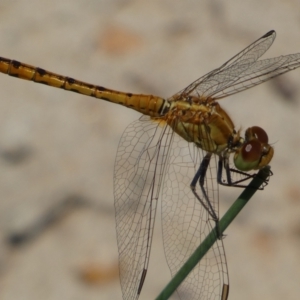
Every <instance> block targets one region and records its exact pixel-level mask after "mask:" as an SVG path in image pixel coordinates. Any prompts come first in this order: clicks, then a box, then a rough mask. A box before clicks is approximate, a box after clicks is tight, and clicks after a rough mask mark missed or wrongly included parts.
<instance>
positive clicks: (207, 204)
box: [190, 153, 222, 239]
mask: <svg viewBox="0 0 300 300" xmlns="http://www.w3.org/2000/svg"><path fill="white" fill-rule="evenodd" d="M211 156H212V154H211V153H207V154H206V155H205V156H204V158H203V160H202V162H201V164H200V167H199V169H198V171H197V172H196V174H195V176H194V178H193V180H192V182H191V185H190V187H191V190H192V192H193V194H194V196H195V197H196V198H197V200H198V201H199V202H200V203H201V204H202V206H203V207H204V208H205V209H206V211H207V212H208V214H209V215H210V216H211V218H212V219H213V220H214V222H215V223H216V230H217V235H218V238H219V239H221V238H222V234H221V233H220V230H219V217H218V215H217V212H216V211H215V209H214V207H213V205H212V203H211V201H210V200H209V197H208V194H207V192H206V190H205V187H204V183H205V176H206V172H207V169H208V166H209V162H210V159H211ZM198 181H199V185H200V188H201V192H202V195H203V198H201V197H200V196H199V194H198V193H197V191H196V185H197V182H198Z"/></svg>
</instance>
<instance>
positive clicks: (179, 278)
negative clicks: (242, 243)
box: [156, 166, 270, 300]
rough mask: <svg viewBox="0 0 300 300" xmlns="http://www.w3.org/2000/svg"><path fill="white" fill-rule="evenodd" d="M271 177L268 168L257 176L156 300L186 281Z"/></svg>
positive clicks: (164, 299) (166, 296)
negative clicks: (220, 236)
mask: <svg viewBox="0 0 300 300" xmlns="http://www.w3.org/2000/svg"><path fill="white" fill-rule="evenodd" d="M269 176H270V167H269V166H266V167H265V168H263V169H261V170H260V171H259V172H258V173H257V175H256V176H255V177H254V178H253V179H252V180H251V182H250V183H249V185H248V186H247V187H246V188H245V190H244V191H243V192H242V193H241V195H240V196H239V197H238V199H237V200H236V201H235V202H234V203H233V204H232V206H231V207H230V208H229V209H228V211H227V212H226V213H225V214H224V216H223V217H222V219H221V220H220V222H219V229H218V231H217V230H216V228H214V229H212V231H211V232H210V233H209V234H208V236H207V237H206V238H205V239H204V240H203V242H202V243H201V245H200V246H199V247H198V248H197V249H196V251H195V252H194V253H193V254H192V255H191V257H190V258H189V259H188V260H187V262H186V263H185V264H184V265H183V266H182V268H181V269H180V270H179V271H178V272H177V274H175V276H174V277H173V278H172V280H171V281H170V282H169V283H168V285H167V286H166V287H165V288H164V289H163V291H162V292H161V293H160V294H159V296H158V297H157V298H156V300H166V299H168V298H169V297H170V296H171V295H172V294H173V293H174V291H175V290H176V289H177V288H178V286H179V285H180V284H181V283H182V282H183V281H184V279H185V278H186V277H187V275H188V274H189V273H190V272H191V271H192V269H193V268H194V267H195V266H196V265H197V264H198V262H199V261H200V260H201V259H202V258H203V256H204V255H205V254H206V253H207V251H208V250H209V249H210V248H211V246H212V245H213V244H214V243H215V242H216V240H217V238H218V233H219V235H220V234H223V232H224V231H225V230H226V228H227V227H228V226H229V224H230V223H231V222H232V221H233V220H234V219H235V218H236V216H237V215H238V214H239V212H240V211H241V210H242V209H243V207H244V206H245V205H246V204H247V202H248V201H249V200H250V198H251V197H252V196H253V195H254V193H255V192H256V191H257V190H258V189H259V187H260V186H261V185H262V184H263V183H264V182H266V180H267V178H268V177H269Z"/></svg>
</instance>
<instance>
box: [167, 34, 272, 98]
mask: <svg viewBox="0 0 300 300" xmlns="http://www.w3.org/2000/svg"><path fill="white" fill-rule="evenodd" d="M275 37H276V33H275V31H274V30H271V31H269V32H268V33H266V34H265V35H264V36H262V37H261V38H259V39H258V40H256V41H255V42H253V43H252V44H251V45H249V46H248V47H246V48H245V49H244V50H242V51H241V52H239V53H238V54H237V55H235V56H234V57H232V58H231V59H230V60H228V61H227V62H226V63H224V64H223V65H222V66H221V67H219V68H217V69H215V70H213V71H211V72H210V73H208V74H206V75H204V76H202V77H200V78H199V79H197V80H196V81H194V82H193V83H192V84H190V85H189V86H188V87H186V88H185V89H183V90H182V91H180V92H179V93H177V94H176V95H175V96H173V97H172V98H171V99H170V100H172V99H175V98H177V97H178V95H180V94H182V95H184V96H188V95H193V96H196V97H209V96H211V95H214V94H215V93H217V92H218V91H221V90H224V89H225V88H226V87H228V86H231V85H232V84H233V83H234V82H236V81H237V80H238V79H239V76H240V75H241V74H242V73H243V72H245V71H246V70H248V69H249V68H250V67H251V66H252V65H253V64H254V63H255V62H256V61H257V60H258V59H259V58H260V57H261V56H262V55H263V54H264V53H265V52H266V51H267V50H268V49H269V48H270V46H271V45H272V43H273V42H274V39H275Z"/></svg>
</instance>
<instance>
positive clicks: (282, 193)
mask: <svg viewBox="0 0 300 300" xmlns="http://www.w3.org/2000/svg"><path fill="white" fill-rule="evenodd" d="M270 29H275V30H276V31H277V39H276V41H275V44H274V45H273V47H272V48H271V49H270V50H269V51H268V53H267V54H266V55H265V56H264V57H273V56H279V55H281V54H290V53H296V52H300V30H299V29H300V2H299V1H297V0H290V1H282V0H281V1H280V0H273V1H268V0H259V1H258V0H252V1H233V0H227V1H218V0H207V1H192V0H187V1H180V0H172V1H171V0H160V1H158V0H151V1H149V0H147V1H146V0H139V1H137V0H136V1H126V0H101V1H99V0H94V1H92V0H90V1H87V0H84V1H83V0H72V1H71V0H65V1H57V0H52V1H37V0H30V1H8V0H2V1H0V39H1V43H0V45H1V46H0V55H1V56H3V57H8V58H11V59H16V60H19V61H22V62H25V63H28V64H32V65H36V66H39V67H42V68H44V69H46V70H50V71H53V72H56V73H60V74H63V75H68V76H71V77H73V78H76V79H80V80H83V81H86V82H90V83H94V84H98V85H102V86H105V87H108V88H112V89H116V90H121V91H125V92H132V93H144V94H155V95H158V96H162V97H170V96H172V95H173V94H174V93H176V92H178V91H179V90H181V89H182V88H184V87H185V86H187V85H188V84H190V83H191V82H192V81H194V80H195V79H197V78H198V77H200V76H202V75H204V74H205V73H207V72H209V71H211V70H212V69H214V68H216V67H219V66H220V65H221V64H223V63H224V62H225V61H226V60H228V59H229V58H231V57H232V56H233V55H235V54H236V53H238V52H239V51H240V50H242V49H243V48H244V47H246V46H247V45H249V44H250V43H251V42H253V41H254V40H256V39H257V38H259V37H260V36H262V35H263V34H265V33H266V32H267V31H269V30H270ZM0 77H1V80H0V92H1V97H0V107H1V109H0V195H1V200H0V299H1V300H4V299H5V300H19V299H22V300H24V299H30V300H35V299H44V300H52V299H64V300H68V299H89V300H92V299H101V300H102V299H121V288H120V285H119V279H118V267H117V264H118V261H117V259H118V258H117V253H118V251H117V243H116V235H115V221H114V198H113V180H112V179H113V167H114V159H115V155H116V151H117V145H118V141H119V139H120V137H121V135H122V132H123V131H124V129H125V127H126V126H127V125H128V124H129V123H130V122H132V121H134V120H136V119H137V118H139V114H138V113H136V112H133V111H130V110H129V109H126V108H124V107H118V106H117V105H113V104H110V103H106V102H105V101H101V100H97V99H94V98H87V97H84V96H82V95H78V94H75V93H68V92H65V91H63V90H59V89H54V88H50V87H46V86H43V85H38V84H34V83H31V82H26V81H22V80H17V79H14V78H12V77H8V76H5V75H0ZM299 83H300V69H299V70H296V71H294V72H291V73H288V74H287V75H284V76H282V77H280V78H278V79H276V80H273V81H271V82H268V83H265V84H263V85H261V86H259V87H256V88H254V89H251V90H248V91H246V92H243V93H241V94H238V95H235V96H233V97H230V98H226V99H223V100H222V101H221V105H222V106H223V107H225V108H226V109H227V111H228V112H229V113H230V115H231V117H232V119H233V120H234V122H235V124H236V128H242V129H246V128H247V127H249V126H252V125H259V126H261V127H263V128H264V129H265V130H266V131H267V132H268V134H269V138H270V141H271V143H272V144H273V145H274V148H275V156H274V158H273V161H272V170H273V172H274V176H273V177H272V178H271V180H270V183H269V185H268V186H267V187H266V189H265V190H264V191H261V192H258V193H257V194H256V195H255V196H254V197H253V199H252V200H251V201H250V203H249V204H248V205H247V206H246V207H245V209H244V210H243V212H242V213H241V214H240V215H239V217H238V218H237V219H236V220H235V222H234V223H233V224H232V226H230V227H229V228H228V229H227V231H226V238H225V240H224V244H225V247H226V253H227V260H228V267H229V276H230V296H229V299H230V300H234V299H243V300H248V299H265V300H267V299H273V300H274V299H284V298H286V299H299V293H300V285H299V279H300V268H299V266H300V255H299V253H300V252H299V249H300V180H299V175H300V160H299V158H298V155H299V152H300V133H299V127H300V121H299V120H300V119H299V113H300V89H299ZM239 193H240V190H238V189H234V188H227V189H222V190H221V195H220V202H221V209H222V212H224V211H225V210H226V209H227V208H228V207H229V206H230V204H231V203H232V200H234V199H235V197H236V196H237V195H239ZM156 224H157V226H156V227H157V228H156V231H155V237H154V244H153V250H152V256H151V260H150V270H149V273H148V275H147V279H146V283H145V286H144V289H143V293H142V295H141V299H154V298H155V296H157V294H158V293H159V291H160V290H161V289H162V287H164V285H165V284H166V283H167V282H168V280H169V278H170V275H169V272H168V269H167V267H166V266H165V262H164V254H163V249H162V241H161V237H160V235H161V229H160V221H159V220H158V222H157V223H156ZM163 266H164V267H163ZM174 299H175V298H174Z"/></svg>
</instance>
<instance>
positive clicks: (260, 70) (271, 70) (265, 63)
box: [210, 53, 300, 99]
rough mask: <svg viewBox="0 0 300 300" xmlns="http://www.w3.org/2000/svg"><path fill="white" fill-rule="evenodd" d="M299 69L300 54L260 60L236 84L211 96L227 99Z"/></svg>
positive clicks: (241, 75)
mask: <svg viewBox="0 0 300 300" xmlns="http://www.w3.org/2000/svg"><path fill="white" fill-rule="evenodd" d="M299 67H300V53H296V54H289V55H284V56H279V57H274V58H269V59H263V60H258V61H257V62H255V63H254V64H252V65H251V67H250V68H248V69H247V70H246V71H244V72H243V73H241V74H240V75H239V77H238V78H237V80H236V81H235V82H233V83H231V84H230V85H229V86H227V87H225V88H223V89H222V90H216V91H215V92H214V93H212V94H211V95H210V96H212V97H213V98H214V99H221V98H225V97H227V96H229V95H233V94H236V93H239V92H241V91H244V90H247V89H249V88H251V87H254V86H256V85H259V84H261V83H263V82H265V81H267V80H269V79H272V78H274V77H276V76H279V75H281V74H284V73H286V72H289V71H291V70H294V69H296V68H299Z"/></svg>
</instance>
